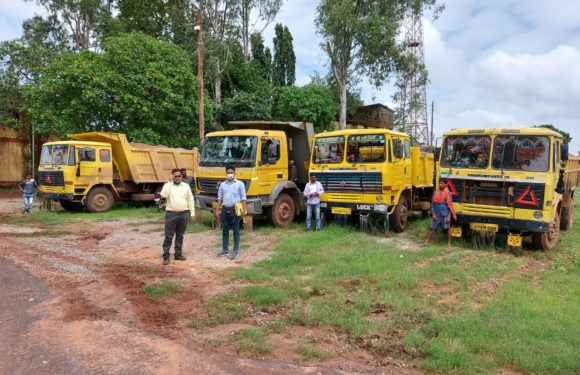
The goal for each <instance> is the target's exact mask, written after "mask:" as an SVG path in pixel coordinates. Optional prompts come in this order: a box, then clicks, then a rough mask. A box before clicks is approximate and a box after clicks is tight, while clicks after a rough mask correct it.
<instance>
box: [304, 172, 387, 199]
mask: <svg viewBox="0 0 580 375" xmlns="http://www.w3.org/2000/svg"><path fill="white" fill-rule="evenodd" d="M315 174H316V177H317V179H318V181H320V183H321V184H322V186H323V187H324V192H325V193H354V194H381V193H382V192H383V189H382V175H381V173H380V172H371V173H367V172H353V173H333V172H325V173H315Z"/></svg>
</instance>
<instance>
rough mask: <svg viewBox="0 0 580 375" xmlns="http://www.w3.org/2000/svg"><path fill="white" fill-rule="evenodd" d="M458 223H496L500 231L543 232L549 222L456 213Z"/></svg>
mask: <svg viewBox="0 0 580 375" xmlns="http://www.w3.org/2000/svg"><path fill="white" fill-rule="evenodd" d="M456 223H458V224H469V223H486V224H487V223H488V224H497V225H498V227H499V230H500V231H502V230H503V231H514V232H516V231H523V232H545V231H547V230H548V225H549V223H547V222H544V221H532V220H518V219H508V218H503V217H483V216H475V215H464V214H459V213H458V214H457V221H456Z"/></svg>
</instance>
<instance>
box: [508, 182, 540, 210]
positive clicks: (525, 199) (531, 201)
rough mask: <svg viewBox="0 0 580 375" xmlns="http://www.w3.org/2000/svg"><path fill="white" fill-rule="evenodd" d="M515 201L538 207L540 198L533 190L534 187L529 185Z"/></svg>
mask: <svg viewBox="0 0 580 375" xmlns="http://www.w3.org/2000/svg"><path fill="white" fill-rule="evenodd" d="M514 203H516V204H521V205H524V206H533V207H536V206H537V205H538V198H537V197H536V193H534V191H533V190H532V187H531V186H528V187H527V188H525V189H524V191H522V193H521V194H520V196H519V197H517V198H516V200H515V201H514Z"/></svg>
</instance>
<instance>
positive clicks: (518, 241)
mask: <svg viewBox="0 0 580 375" xmlns="http://www.w3.org/2000/svg"><path fill="white" fill-rule="evenodd" d="M507 243H508V246H512V247H522V236H518V235H514V234H510V235H508V238H507Z"/></svg>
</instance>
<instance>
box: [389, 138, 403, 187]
mask: <svg viewBox="0 0 580 375" xmlns="http://www.w3.org/2000/svg"><path fill="white" fill-rule="evenodd" d="M391 145H392V146H391V150H392V153H393V168H392V174H391V179H392V184H391V185H392V190H393V195H397V192H398V191H399V190H401V188H402V186H403V183H404V181H405V172H404V171H405V158H404V156H405V152H404V147H403V141H402V139H399V138H393V139H391Z"/></svg>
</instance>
